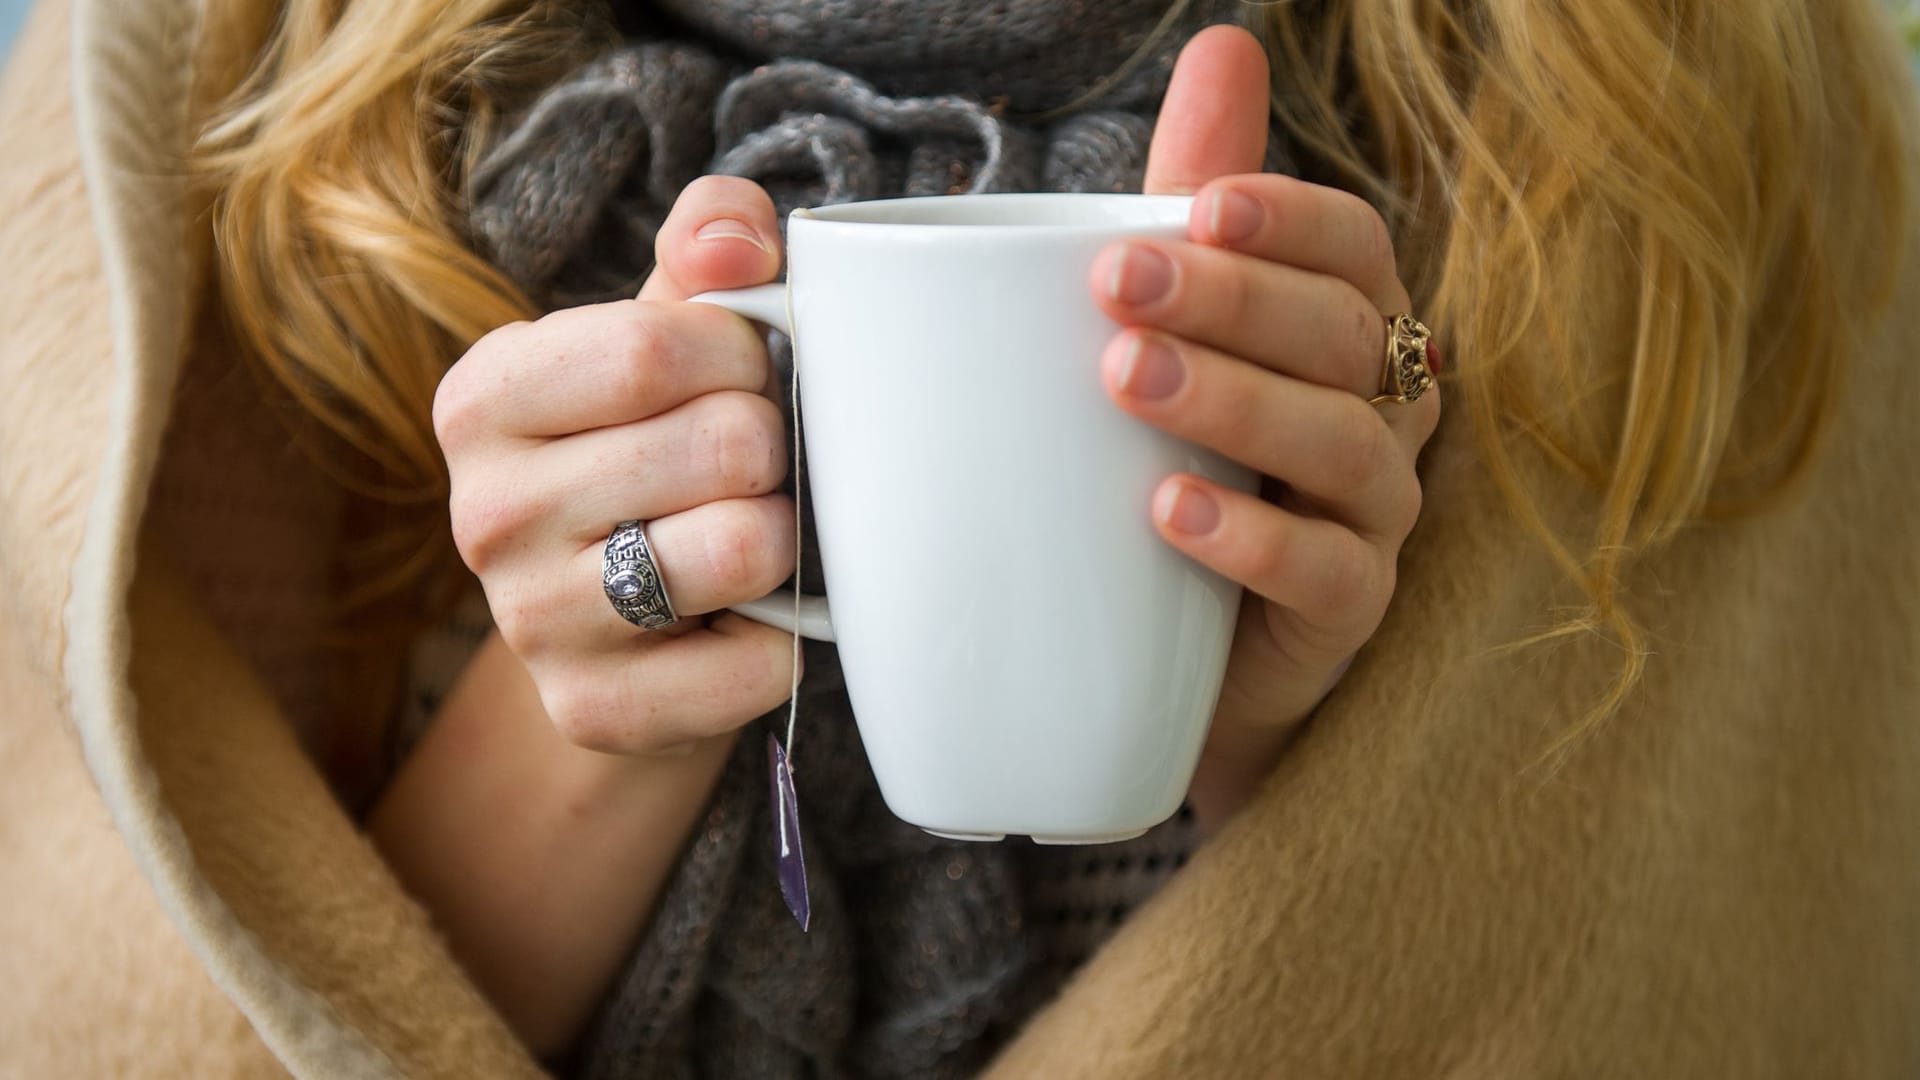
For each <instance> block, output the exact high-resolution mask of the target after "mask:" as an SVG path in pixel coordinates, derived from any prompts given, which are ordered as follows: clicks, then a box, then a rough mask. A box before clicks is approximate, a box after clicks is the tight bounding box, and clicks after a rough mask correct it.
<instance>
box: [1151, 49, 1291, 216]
mask: <svg viewBox="0 0 1920 1080" xmlns="http://www.w3.org/2000/svg"><path fill="white" fill-rule="evenodd" d="M1268 93H1269V90H1268V86H1267V54H1266V50H1264V49H1262V48H1261V47H1260V42H1259V41H1257V40H1255V38H1254V36H1253V35H1252V34H1249V33H1248V32H1246V31H1245V30H1243V29H1241V28H1240V27H1237V26H1212V27H1208V28H1207V29H1205V30H1202V31H1200V32H1199V33H1198V34H1195V35H1194V36H1193V40H1192V41H1189V42H1187V47H1186V48H1184V49H1182V50H1180V59H1179V60H1178V61H1177V62H1175V64H1174V66H1173V79H1172V81H1171V82H1169V83H1168V84H1167V96H1166V99H1165V100H1164V101H1162V102H1161V104H1160V119H1159V120H1158V121H1157V122H1156V123H1155V124H1154V129H1153V147H1152V149H1150V150H1148V151H1147V180H1146V185H1145V187H1144V190H1145V191H1146V192H1147V193H1148V194H1150V195H1191V194H1192V193H1194V192H1195V191H1197V190H1199V188H1200V186H1201V185H1202V184H1205V183H1206V182H1207V181H1209V180H1213V179H1216V178H1218V177H1222V176H1232V175H1235V174H1237V173H1250V172H1259V171H1260V166H1261V164H1262V163H1263V162H1265V160H1266V157H1267V100H1268V98H1267V95H1268Z"/></svg>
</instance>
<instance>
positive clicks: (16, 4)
mask: <svg viewBox="0 0 1920 1080" xmlns="http://www.w3.org/2000/svg"><path fill="white" fill-rule="evenodd" d="M29 6H31V4H30V0H0V59H5V57H6V55H7V53H8V51H9V50H10V47H11V46H12V45H13V35H14V34H16V33H18V32H19V30H20V22H21V20H22V19H25V18H26V17H27V8H28V7H29Z"/></svg>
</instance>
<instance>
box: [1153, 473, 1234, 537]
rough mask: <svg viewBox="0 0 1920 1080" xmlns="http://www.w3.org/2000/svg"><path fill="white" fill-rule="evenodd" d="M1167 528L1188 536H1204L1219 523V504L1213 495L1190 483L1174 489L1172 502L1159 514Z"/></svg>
mask: <svg viewBox="0 0 1920 1080" xmlns="http://www.w3.org/2000/svg"><path fill="white" fill-rule="evenodd" d="M1161 520H1162V521H1164V522H1165V523H1166V525H1167V527H1168V528H1170V529H1172V530H1173V531H1174V532H1180V533H1186V534H1187V535H1188V536H1205V535H1206V534H1207V533H1210V532H1212V531H1213V528H1214V526H1216V525H1218V524H1220V504H1219V503H1217V502H1215V501H1214V500H1213V496H1211V495H1209V494H1207V493H1206V492H1204V491H1201V490H1200V489H1199V488H1197V487H1194V486H1193V485H1191V484H1182V485H1180V486H1179V487H1178V488H1177V489H1175V491H1174V495H1173V504H1172V505H1171V506H1168V507H1167V508H1166V512H1165V514H1163V515H1162V516H1161Z"/></svg>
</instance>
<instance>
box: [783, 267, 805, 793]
mask: <svg viewBox="0 0 1920 1080" xmlns="http://www.w3.org/2000/svg"><path fill="white" fill-rule="evenodd" d="M787 279H788V281H789V282H791V281H792V279H793V268H792V267H791V266H789V267H788V268H787ZM786 301H787V367H788V368H789V371H788V381H787V407H788V408H789V409H791V410H792V412H793V682H792V684H791V685H790V686H789V687H788V689H787V767H788V768H792V767H793V727H794V721H796V720H797V719H799V716H800V571H801V561H800V557H801V548H802V546H803V545H804V544H805V543H806V537H805V533H804V531H803V529H802V528H801V509H800V502H801V498H802V495H801V489H802V487H803V486H804V485H803V484H802V483H801V479H800V478H801V475H802V474H801V471H800V464H801V439H800V340H799V335H798V334H796V333H795V332H794V325H793V288H792V287H791V284H789V286H788V288H787V295H786Z"/></svg>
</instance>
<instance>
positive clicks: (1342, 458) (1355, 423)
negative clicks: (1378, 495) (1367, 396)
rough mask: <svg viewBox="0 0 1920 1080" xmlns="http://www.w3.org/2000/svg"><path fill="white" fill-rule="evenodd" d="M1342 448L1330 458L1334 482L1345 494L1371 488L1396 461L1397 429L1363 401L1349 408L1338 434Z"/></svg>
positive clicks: (1353, 400) (1343, 417) (1344, 414)
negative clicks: (1380, 475)
mask: <svg viewBox="0 0 1920 1080" xmlns="http://www.w3.org/2000/svg"><path fill="white" fill-rule="evenodd" d="M1337 437H1338V438H1339V440H1340V442H1339V446H1340V449H1339V451H1338V452H1337V453H1334V454H1332V455H1330V456H1329V457H1328V463H1329V466H1330V468H1331V469H1332V470H1333V476H1332V480H1333V482H1334V484H1335V485H1337V486H1338V487H1339V488H1340V489H1341V490H1343V491H1359V490H1363V489H1365V488H1367V487H1369V486H1371V485H1372V484H1373V483H1374V481H1375V479H1376V477H1377V475H1378V473H1379V471H1380V470H1381V469H1382V468H1385V467H1387V466H1388V465H1389V464H1391V462H1392V458H1391V457H1390V455H1391V454H1393V453H1395V448H1394V446H1393V429H1392V428H1390V427H1388V426H1387V422H1386V421H1385V420H1384V419H1382V418H1381V416H1380V411H1379V410H1378V409H1376V408H1374V407H1373V406H1371V405H1368V404H1367V403H1366V402H1364V401H1361V400H1360V399H1359V398H1354V399H1352V402H1351V403H1350V404H1349V405H1347V406H1346V408H1345V410H1344V412H1343V414H1342V419H1341V420H1340V421H1339V430H1338V432H1337Z"/></svg>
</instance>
